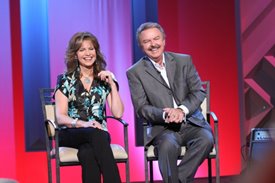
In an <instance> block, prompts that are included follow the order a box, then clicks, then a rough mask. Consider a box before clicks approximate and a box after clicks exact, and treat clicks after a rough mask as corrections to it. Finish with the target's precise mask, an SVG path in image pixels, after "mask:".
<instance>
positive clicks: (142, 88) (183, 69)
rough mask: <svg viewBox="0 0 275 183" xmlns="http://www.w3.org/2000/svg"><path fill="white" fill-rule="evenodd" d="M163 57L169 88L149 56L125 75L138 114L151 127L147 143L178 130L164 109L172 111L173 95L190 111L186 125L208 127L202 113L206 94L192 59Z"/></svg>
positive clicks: (178, 56)
mask: <svg viewBox="0 0 275 183" xmlns="http://www.w3.org/2000/svg"><path fill="white" fill-rule="evenodd" d="M164 55H165V63H166V72H167V77H168V80H169V83H170V87H168V85H167V84H166V82H165V81H164V79H163V78H162V76H161V75H160V73H159V72H158V71H157V70H156V69H155V67H154V66H153V64H152V63H151V61H150V60H149V59H148V58H147V57H143V58H141V59H140V60H139V61H138V62H137V63H135V64H134V65H133V66H132V67H130V68H129V69H128V70H127V73H126V74H127V78H128V82H129V87H130V92H131V98H132V102H133V105H134V109H135V112H136V114H137V116H138V117H139V118H142V119H144V120H146V121H148V122H149V124H150V126H151V127H150V128H148V131H147V143H150V142H151V141H152V140H153V139H154V137H155V136H156V135H158V134H159V133H160V132H161V131H163V130H165V129H167V128H171V129H173V130H177V129H178V128H174V127H175V126H176V125H175V124H167V123H165V121H164V119H163V108H165V107H170V108H173V99H172V96H174V99H175V101H176V103H177V105H178V106H179V105H185V106H186V107H187V108H188V109H189V114H188V115H187V118H186V120H187V122H190V123H193V124H195V125H197V126H200V127H205V128H209V124H208V122H207V121H206V120H205V119H204V117H203V115H202V113H201V110H200V104H201V103H202V101H203V100H204V98H205V91H204V89H203V88H202V85H201V80H200V77H199V75H198V72H197V71H196V68H195V66H194V64H193V63H192V59H191V57H190V56H189V55H185V54H178V53H172V52H165V53H164Z"/></svg>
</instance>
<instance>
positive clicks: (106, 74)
mask: <svg viewBox="0 0 275 183" xmlns="http://www.w3.org/2000/svg"><path fill="white" fill-rule="evenodd" d="M98 77H99V78H100V79H101V80H102V81H105V82H107V83H109V84H110V85H113V84H115V82H114V80H113V73H112V72H110V71H100V73H98Z"/></svg>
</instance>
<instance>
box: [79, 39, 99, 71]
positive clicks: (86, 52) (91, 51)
mask: <svg viewBox="0 0 275 183" xmlns="http://www.w3.org/2000/svg"><path fill="white" fill-rule="evenodd" d="M76 56H77V59H78V60H79V65H80V66H83V67H92V66H93V64H94V63H95V60H96V50H95V48H94V45H93V43H92V42H91V41H90V40H84V41H83V43H82V44H81V47H80V48H79V49H78V51H77V52H76Z"/></svg>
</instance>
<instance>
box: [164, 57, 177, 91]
mask: <svg viewBox="0 0 275 183" xmlns="http://www.w3.org/2000/svg"><path fill="white" fill-rule="evenodd" d="M164 55H165V63H166V66H165V67H166V73H167V77H168V81H169V84H170V87H171V89H172V91H174V78H175V74H176V68H177V66H176V61H175V59H174V57H172V56H171V55H169V54H164Z"/></svg>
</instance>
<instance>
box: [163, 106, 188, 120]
mask: <svg viewBox="0 0 275 183" xmlns="http://www.w3.org/2000/svg"><path fill="white" fill-rule="evenodd" d="M163 111H164V112H165V114H166V115H165V116H166V118H165V122H166V123H181V122H182V121H183V119H184V117H185V114H184V112H183V110H181V109H179V108H164V109H163Z"/></svg>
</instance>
